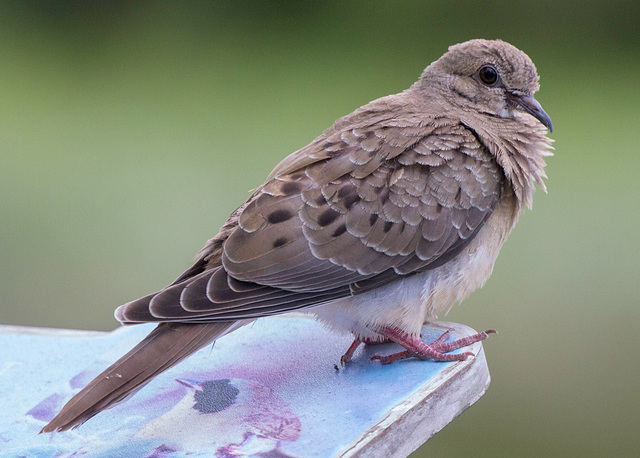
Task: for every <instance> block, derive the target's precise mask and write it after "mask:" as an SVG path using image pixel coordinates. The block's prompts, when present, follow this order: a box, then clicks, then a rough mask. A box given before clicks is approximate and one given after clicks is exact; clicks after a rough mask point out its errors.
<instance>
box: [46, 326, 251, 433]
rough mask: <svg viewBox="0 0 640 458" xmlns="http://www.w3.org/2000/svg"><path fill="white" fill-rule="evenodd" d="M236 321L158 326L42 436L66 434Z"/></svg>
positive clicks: (79, 396)
mask: <svg viewBox="0 0 640 458" xmlns="http://www.w3.org/2000/svg"><path fill="white" fill-rule="evenodd" d="M239 325H240V323H239V322H233V321H225V322H219V323H206V324H183V323H161V324H159V325H158V327H156V328H155V329H154V330H153V331H151V333H149V335H148V336H147V337H145V338H144V340H143V341H142V342H140V343H139V344H138V345H136V346H135V347H134V348H133V349H132V350H131V351H130V352H129V353H127V354H126V355H124V356H123V357H122V358H120V359H119V360H118V361H116V362H115V363H114V364H112V365H111V366H110V367H109V368H108V369H106V370H105V371H104V372H102V373H101V374H100V375H98V376H97V377H96V378H95V379H93V380H92V381H91V382H90V383H89V384H88V385H87V386H86V387H84V388H83V389H82V391H80V392H79V393H78V394H76V395H75V396H74V397H73V398H71V400H70V401H69V402H67V404H65V406H64V407H63V408H62V410H61V411H60V413H58V415H56V416H55V418H54V419H53V420H51V421H50V422H49V423H48V424H47V425H46V426H45V427H44V428H42V431H40V432H41V433H43V432H44V433H49V432H53V431H66V430H68V429H70V428H75V427H77V426H79V425H81V424H82V423H84V422H85V421H87V420H88V419H89V418H91V417H93V416H94V415H96V414H97V413H99V412H102V411H103V410H105V409H108V408H110V407H113V405H114V404H116V403H118V402H120V401H123V400H124V399H126V398H127V397H128V396H131V395H132V394H134V393H135V392H136V391H137V390H138V389H140V388H142V387H143V386H144V385H145V384H147V383H149V382H150V381H151V379H152V378H153V377H155V376H156V375H158V374H160V373H161V372H163V371H166V370H167V369H169V368H170V367H172V366H174V365H175V364H178V363H179V362H180V361H182V360H183V359H185V358H186V357H187V356H189V355H191V354H192V353H194V352H196V351H197V350H199V349H200V348H202V347H204V346H205V345H207V344H208V343H210V342H213V341H214V340H216V339H217V338H219V337H221V336H223V335H225V334H227V333H228V332H230V331H232V330H234V329H236V328H237V327H239Z"/></svg>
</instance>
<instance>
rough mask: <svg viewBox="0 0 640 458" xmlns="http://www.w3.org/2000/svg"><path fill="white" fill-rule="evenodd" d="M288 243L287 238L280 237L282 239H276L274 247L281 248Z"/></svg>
mask: <svg viewBox="0 0 640 458" xmlns="http://www.w3.org/2000/svg"><path fill="white" fill-rule="evenodd" d="M287 242H288V240H287V238H286V237H280V238H277V239H275V240H274V242H273V247H274V248H278V247H281V246H282V245H284V244H285V243H287Z"/></svg>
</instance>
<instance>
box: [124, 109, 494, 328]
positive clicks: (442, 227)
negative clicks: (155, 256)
mask: <svg viewBox="0 0 640 458" xmlns="http://www.w3.org/2000/svg"><path fill="white" fill-rule="evenodd" d="M382 100H384V99H382ZM365 108H366V107H365ZM385 108H388V107H385ZM383 111H384V110H383ZM353 115H358V119H359V121H358V122H353V121H349V119H346V118H344V119H343V120H340V121H338V122H337V123H336V124H335V125H334V127H333V128H331V129H329V130H328V131H326V132H325V133H324V134H323V135H322V136H320V137H319V138H318V139H316V140H315V141H314V142H312V143H311V144H309V145H307V146H306V147H304V148H302V149H301V150H299V151H297V152H296V153H294V154H292V155H291V156H289V157H288V158H286V159H285V160H284V161H282V162H281V163H280V164H279V165H278V166H277V167H276V169H275V170H274V172H273V173H272V174H271V176H270V177H269V179H268V180H267V182H266V183H265V184H264V185H263V186H261V187H260V188H258V189H257V190H256V191H255V192H254V194H253V195H252V197H251V198H250V199H249V201H248V202H247V203H246V204H244V205H243V206H241V207H240V208H239V209H238V210H237V211H236V212H235V213H234V214H233V215H232V216H231V218H230V219H229V220H228V221H227V223H226V224H225V226H223V228H222V230H221V232H220V234H218V236H216V237H215V238H214V239H212V240H211V241H210V242H209V243H208V245H207V246H206V247H205V248H204V249H203V252H202V253H201V258H200V260H199V261H198V262H197V263H196V264H195V265H194V266H193V267H192V268H191V269H189V270H188V271H187V272H185V274H183V275H182V276H181V277H180V278H179V279H178V280H177V281H176V282H174V283H173V284H172V285H170V286H169V287H167V288H165V289H164V290H162V291H160V292H158V293H155V294H152V295H150V296H146V297H144V298H141V299H138V300H137V301H133V302H130V303H128V304H125V305H123V306H122V307H120V308H119V309H118V311H117V312H116V316H117V318H118V319H119V320H121V321H122V322H125V323H135V322H145V321H182V322H186V321H193V322H206V321H219V320H232V319H248V318H256V317H261V316H266V315H273V314H278V313H283V312H286V311H290V310H295V309H299V308H302V307H307V306H311V305H316V304H321V303H324V302H327V301H331V300H334V299H338V298H341V297H345V296H348V295H351V294H358V293H360V292H362V291H366V290H370V289H373V288H376V287H379V286H381V285H383V284H385V283H388V282H390V281H393V280H395V279H397V278H398V277H401V276H405V275H410V274H412V273H415V272H418V271H424V270H428V269H430V268H434V267H435V266H438V265H441V264H443V263H444V262H446V261H447V260H449V259H451V258H452V257H453V256H455V255H456V254H457V253H458V252H460V250H462V249H463V248H464V247H465V246H466V245H467V244H468V243H469V242H470V240H471V239H473V237H474V236H475V234H477V232H478V231H479V229H480V228H481V226H482V224H483V223H484V221H486V219H487V218H488V217H489V215H490V214H491V212H492V211H493V209H494V208H495V206H496V204H497V202H498V199H499V197H500V194H501V192H502V187H501V186H502V185H501V183H502V182H503V180H502V172H501V170H500V168H499V167H498V165H497V164H496V162H495V159H494V158H493V156H492V155H491V154H490V153H489V152H488V151H487V150H486V148H485V147H484V146H483V145H482V144H481V143H480V142H479V141H478V139H477V136H475V135H474V133H473V132H472V131H470V130H469V129H468V128H466V127H465V126H464V125H462V124H460V123H459V122H457V121H453V120H450V119H447V118H435V117H434V118H431V119H428V118H427V119H425V118H424V116H423V117H420V116H418V115H410V114H409V115H408V114H406V113H405V114H404V115H403V116H402V117H394V113H393V110H388V109H387V110H386V115H385V116H382V115H381V114H379V113H377V112H375V110H371V111H370V112H365V111H363V110H362V109H361V110H359V111H357V112H355V113H354V114H353ZM353 115H351V116H353Z"/></svg>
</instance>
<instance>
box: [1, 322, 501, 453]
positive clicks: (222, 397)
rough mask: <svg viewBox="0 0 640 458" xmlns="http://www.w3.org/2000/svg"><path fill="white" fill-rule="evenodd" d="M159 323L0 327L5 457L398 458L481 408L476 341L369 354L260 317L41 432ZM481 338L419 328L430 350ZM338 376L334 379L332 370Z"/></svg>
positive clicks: (482, 381)
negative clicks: (388, 359)
mask: <svg viewBox="0 0 640 458" xmlns="http://www.w3.org/2000/svg"><path fill="white" fill-rule="evenodd" d="M153 327H154V325H138V326H130V327H121V328H118V329H116V330H115V331H113V332H110V333H96V332H84V331H71V330H55V329H43V328H25V327H13V326H0V349H1V351H0V406H1V407H2V415H1V416H0V456H29V457H54V456H80V455H84V454H87V453H88V455H89V456H92V457H94V456H97V457H101V456H104V457H118V456H122V457H125V456H126V457H179V456H220V457H234V456H261V457H267V456H268V457H276V456H277V457H286V456H290V457H310V456H318V457H329V456H358V457H361V456H362V457H364V456H385V457H393V456H406V455H408V454H409V453H411V452H412V451H413V450H415V449H416V448H418V447H419V446H420V445H422V444H423V443H424V442H426V441H427V440H428V439H429V438H430V437H431V436H432V435H433V434H435V433H436V432H437V431H439V430H440V429H442V428H443V427H444V426H445V425H446V424H448V423H449V422H450V421H451V420H453V419H454V418H455V417H456V416H458V415H459V414H460V413H462V412H463V411H464V410H466V409H467V408H468V407H469V406H471V405H472V404H473V403H474V402H475V401H477V400H478V399H479V398H480V397H481V396H482V394H483V393H484V392H485V391H486V389H487V387H488V385H489V371H488V369H487V363H486V359H485V355H484V352H483V350H482V345H481V343H479V342H478V343H475V344H473V345H472V346H470V347H466V348H465V349H464V350H457V351H471V352H473V353H474V354H476V357H475V358H469V359H467V361H462V362H450V363H442V362H433V361H420V360H417V359H408V360H404V361H400V362H396V363H393V364H390V365H386V366H382V365H380V364H379V363H378V362H377V361H374V362H371V361H370V360H369V358H370V357H371V356H372V355H375V354H390V353H393V352H396V351H400V350H401V348H400V347H399V346H398V345H396V344H381V345H369V346H366V347H365V346H361V347H360V349H359V350H358V351H357V352H356V353H355V356H354V359H353V361H352V362H351V363H349V364H348V365H347V366H346V367H343V368H341V367H339V366H340V356H341V355H342V354H343V353H344V352H345V350H346V349H347V347H348V346H349V344H350V343H351V338H350V337H349V336H347V335H338V334H335V333H334V332H331V331H329V330H327V329H326V328H324V327H323V326H322V325H321V324H319V323H317V322H315V321H314V320H312V319H310V318H307V317H306V316H304V315H296V314H290V315H286V316H282V317H273V318H265V319H260V320H258V321H256V322H255V323H253V324H252V325H249V326H246V327H243V328H241V329H239V330H238V331H236V332H234V333H232V334H230V335H228V336H225V337H223V338H222V339H220V340H219V341H217V342H216V344H215V346H208V347H206V348H203V349H201V350H200V351H199V352H197V353H196V354H194V355H192V356H191V357H190V358H188V359H187V360H185V361H183V362H182V363H180V364H178V365H177V366H175V367H173V368H172V369H170V370H168V371H167V372H165V373H163V374H161V375H160V376H158V377H157V378H156V379H154V380H153V381H152V382H151V383H149V384H148V385H147V386H145V387H144V388H143V389H142V390H140V391H139V392H138V393H136V394H135V396H133V397H132V398H130V399H128V400H127V401H126V402H123V403H121V404H118V405H116V406H115V407H113V408H112V409H110V410H108V411H105V412H102V413H101V414H99V415H97V416H95V417H93V418H92V419H90V420H89V421H88V422H86V423H85V424H83V425H82V426H80V427H79V428H77V429H74V430H71V431H67V432H63V433H53V434H40V435H38V431H39V430H40V429H41V428H42V427H43V426H44V425H45V424H46V423H47V422H48V421H49V420H50V419H51V418H53V416H54V415H55V413H57V412H58V410H59V409H60V408H61V407H62V406H63V405H64V403H65V402H66V401H67V400H68V399H69V398H70V397H71V396H72V395H73V394H75V393H76V392H77V391H79V390H80V389H81V388H82V387H83V386H84V385H85V384H86V383H88V382H89V381H90V380H91V379H92V378H93V377H94V376H96V375H97V374H99V373H100V372H101V371H102V370H103V369H105V368H106V367H107V366H108V365H109V364H111V363H112V362H113V361H115V360H116V359H118V358H119V357H120V356H121V355H122V354H124V353H126V352H127V351H128V350H129V349H130V348H131V347H133V346H134V345H135V344H136V343H137V342H138V341H140V340H141V339H142V338H143V337H144V336H145V335H146V334H147V333H149V332H150V331H151V330H152V329H153ZM448 328H451V329H452V330H453V332H452V336H451V338H450V340H455V339H458V338H460V337H464V336H467V335H471V334H473V333H475V331H473V330H472V329H470V328H468V327H466V326H463V325H460V324H455V323H432V324H430V325H429V327H425V328H424V329H423V332H422V335H423V340H424V341H425V342H430V341H432V340H434V339H435V338H436V337H438V336H439V335H440V334H441V333H442V332H444V331H445V330H446V329H448ZM336 367H338V369H336Z"/></svg>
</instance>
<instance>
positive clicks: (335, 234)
mask: <svg viewBox="0 0 640 458" xmlns="http://www.w3.org/2000/svg"><path fill="white" fill-rule="evenodd" d="M345 232H347V225H346V224H341V225H340V226H338V227H337V228H336V230H335V231H333V234H332V235H333V237H338V236H340V235H342V234H344V233H345Z"/></svg>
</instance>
